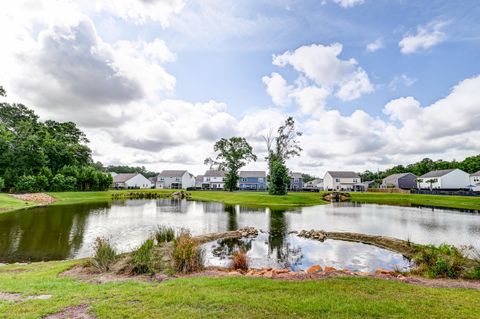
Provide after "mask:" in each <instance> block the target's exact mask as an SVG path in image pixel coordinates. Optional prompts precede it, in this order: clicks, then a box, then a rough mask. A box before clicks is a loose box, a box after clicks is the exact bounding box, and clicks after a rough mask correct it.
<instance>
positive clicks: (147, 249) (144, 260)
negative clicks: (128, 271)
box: [132, 239, 154, 274]
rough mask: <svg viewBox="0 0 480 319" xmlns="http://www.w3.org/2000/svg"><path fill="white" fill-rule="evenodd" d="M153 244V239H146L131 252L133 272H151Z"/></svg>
mask: <svg viewBox="0 0 480 319" xmlns="http://www.w3.org/2000/svg"><path fill="white" fill-rule="evenodd" d="M153 246H154V242H153V239H147V240H146V241H145V242H144V243H143V244H142V245H141V246H140V247H139V248H138V249H137V250H136V251H135V252H134V253H133V260H132V262H133V265H132V266H133V268H132V271H133V273H135V274H148V273H152V272H153V261H152V249H153Z"/></svg>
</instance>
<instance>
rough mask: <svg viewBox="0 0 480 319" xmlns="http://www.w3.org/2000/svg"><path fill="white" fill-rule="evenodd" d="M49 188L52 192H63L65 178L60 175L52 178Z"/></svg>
mask: <svg viewBox="0 0 480 319" xmlns="http://www.w3.org/2000/svg"><path fill="white" fill-rule="evenodd" d="M50 186H51V189H52V190H53V191H54V192H61V191H63V190H65V176H63V175H62V174H56V175H55V176H54V177H53V178H52V182H51V185H50Z"/></svg>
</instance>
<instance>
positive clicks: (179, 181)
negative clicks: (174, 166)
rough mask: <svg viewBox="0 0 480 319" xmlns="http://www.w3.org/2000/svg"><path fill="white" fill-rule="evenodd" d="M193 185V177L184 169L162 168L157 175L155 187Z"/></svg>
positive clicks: (177, 187) (189, 186)
mask: <svg viewBox="0 0 480 319" xmlns="http://www.w3.org/2000/svg"><path fill="white" fill-rule="evenodd" d="M194 186H195V177H194V176H193V175H192V174H190V173H189V172H188V171H186V170H164V171H162V172H161V173H160V174H158V176H157V182H156V185H155V188H171V189H182V188H183V189H187V188H191V187H194Z"/></svg>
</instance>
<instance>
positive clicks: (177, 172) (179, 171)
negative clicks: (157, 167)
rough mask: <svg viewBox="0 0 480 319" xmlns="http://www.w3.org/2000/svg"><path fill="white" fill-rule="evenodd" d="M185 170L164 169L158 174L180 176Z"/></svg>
mask: <svg viewBox="0 0 480 319" xmlns="http://www.w3.org/2000/svg"><path fill="white" fill-rule="evenodd" d="M186 172H187V171H186V170H164V171H162V172H161V173H160V174H158V176H161V177H182V176H183V174H185V173H186Z"/></svg>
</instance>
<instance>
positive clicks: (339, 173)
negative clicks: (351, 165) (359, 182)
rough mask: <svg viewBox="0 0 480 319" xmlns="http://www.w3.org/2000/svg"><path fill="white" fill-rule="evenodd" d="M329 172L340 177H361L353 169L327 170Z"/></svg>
mask: <svg viewBox="0 0 480 319" xmlns="http://www.w3.org/2000/svg"><path fill="white" fill-rule="evenodd" d="M327 174H330V176H332V177H338V178H360V176H358V174H357V173H355V172H352V171H327Z"/></svg>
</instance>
